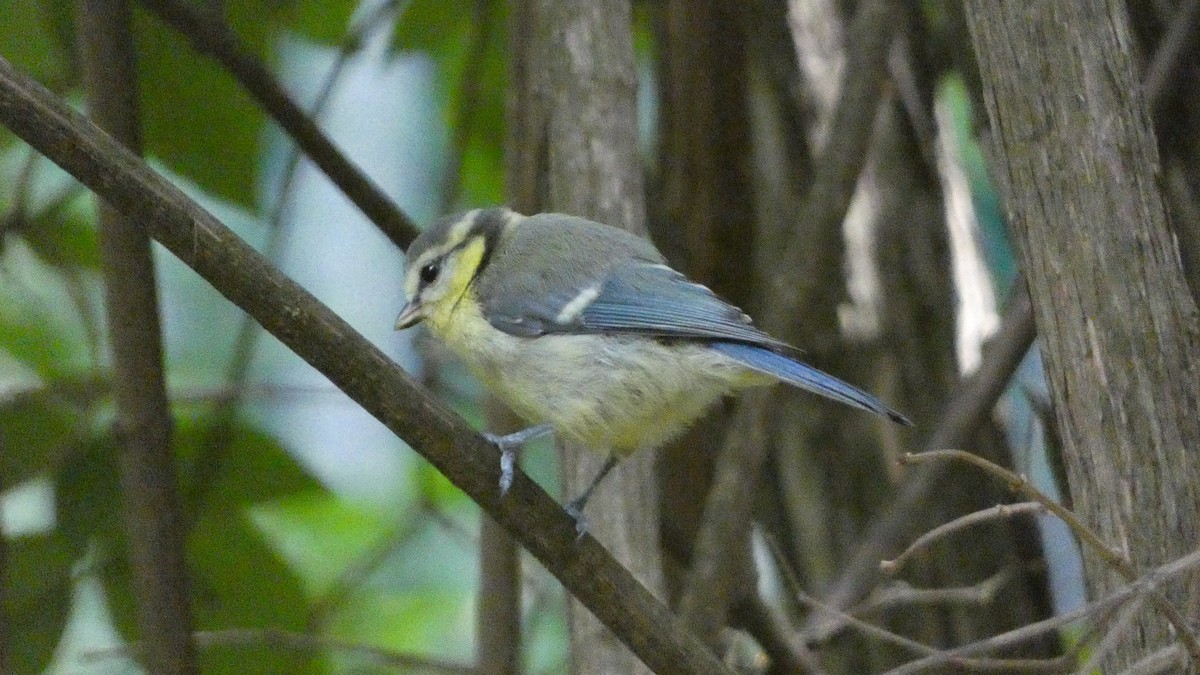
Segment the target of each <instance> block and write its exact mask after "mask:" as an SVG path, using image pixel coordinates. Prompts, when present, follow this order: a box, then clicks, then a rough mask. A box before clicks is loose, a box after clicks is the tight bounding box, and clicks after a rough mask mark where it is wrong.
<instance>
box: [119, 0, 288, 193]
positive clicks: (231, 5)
mask: <svg viewBox="0 0 1200 675" xmlns="http://www.w3.org/2000/svg"><path fill="white" fill-rule="evenodd" d="M223 4H224V7H225V9H226V12H227V16H229V17H230V23H231V24H232V25H234V26H238V27H244V28H246V30H242V31H240V34H241V36H242V38H243V40H245V41H246V43H247V44H248V45H249V46H250V48H251V49H252V50H254V52H255V53H256V54H258V55H259V56H262V55H263V54H265V52H266V45H267V44H268V42H269V39H268V38H269V36H270V33H269V31H270V29H271V27H272V23H273V22H271V21H263V20H262V18H263V17H262V5H261V3H259V2H251V1H249V0H241V1H239V2H226V3H223ZM135 18H136V20H135V24H134V25H135V34H136V35H137V36H138V39H137V45H138V69H139V73H138V74H139V78H138V87H139V90H140V93H141V100H142V113H143V114H142V119H143V131H144V136H145V141H146V150H147V152H148V153H150V154H152V155H156V156H158V157H160V158H161V159H162V160H163V161H164V162H165V163H166V164H167V165H168V166H169V167H170V168H171V170H172V171H175V172H177V173H179V174H182V175H184V176H187V177H188V178H190V179H192V180H194V181H195V182H196V183H197V184H198V185H200V186H201V187H202V188H203V189H205V190H207V191H209V192H212V193H213V194H215V195H219V196H222V197H225V198H226V199H229V200H230V201H234V202H236V203H239V204H242V205H244V206H252V205H253V204H254V201H255V194H254V185H255V177H256V176H257V175H258V163H259V155H260V149H259V140H260V138H261V134H262V129H263V123H264V119H265V118H264V116H263V114H262V112H260V111H259V109H258V107H257V106H256V105H255V104H254V103H253V102H252V101H251V99H250V97H249V95H248V94H246V93H245V92H244V91H243V90H242V89H241V87H240V86H239V85H238V84H237V83H236V82H235V81H234V79H233V77H232V76H231V75H228V74H227V73H225V72H224V71H223V70H222V69H221V67H220V66H219V65H217V63H216V62H215V61H213V60H212V59H210V58H208V57H203V56H200V55H199V54H197V53H196V52H195V51H194V50H192V48H191V46H190V45H189V44H188V43H187V42H186V41H185V40H184V38H183V37H182V36H180V35H179V34H177V33H175V32H174V31H173V30H171V29H169V28H167V27H165V26H164V25H163V24H162V23H161V22H159V21H158V20H157V19H155V18H152V17H147V16H145V14H144V13H142V12H137V14H136V17H135Z"/></svg>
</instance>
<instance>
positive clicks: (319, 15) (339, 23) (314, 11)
mask: <svg viewBox="0 0 1200 675" xmlns="http://www.w3.org/2000/svg"><path fill="white" fill-rule="evenodd" d="M356 7H358V3H357V2H350V1H348V0H298V1H296V2H290V3H288V5H287V6H286V7H285V8H284V12H283V16H282V19H283V22H284V24H285V25H286V26H287V27H288V28H290V29H291V30H294V31H296V32H297V33H299V34H300V35H302V36H304V37H306V38H308V39H310V40H313V41H314V42H318V43H321V44H325V45H337V44H340V43H341V42H342V41H343V40H344V39H346V33H347V29H348V27H349V25H350V17H351V15H353V13H354V10H355V8H356Z"/></svg>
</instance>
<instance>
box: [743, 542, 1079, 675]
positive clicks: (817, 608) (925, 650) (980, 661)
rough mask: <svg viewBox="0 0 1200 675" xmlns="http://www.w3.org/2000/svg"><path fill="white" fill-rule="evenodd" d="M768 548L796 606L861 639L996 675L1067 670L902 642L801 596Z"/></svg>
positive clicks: (776, 552)
mask: <svg viewBox="0 0 1200 675" xmlns="http://www.w3.org/2000/svg"><path fill="white" fill-rule="evenodd" d="M765 539H766V540H767V543H768V545H769V546H770V548H771V555H772V556H774V558H775V561H776V565H777V566H779V568H780V569H781V570H782V571H783V575H784V579H785V580H786V581H787V584H788V588H789V590H791V591H792V594H793V595H794V596H795V598H796V599H797V600H798V601H799V602H800V604H802V605H804V606H806V607H808V608H809V609H810V610H812V611H813V613H814V614H828V615H831V616H833V617H835V618H836V619H837V620H838V622H839V623H841V624H842V625H847V626H850V627H852V628H854V629H856V630H857V631H859V632H860V633H862V634H863V635H866V636H868V637H874V638H876V639H878V640H880V641H883V642H887V643H889V644H893V645H896V646H898V647H902V648H904V649H907V650H909V651H912V652H914V653H917V654H921V655H924V656H925V658H926V659H930V660H937V662H939V663H951V664H953V665H955V666H957V667H959V668H967V669H971V670H978V671H997V672H1009V673H1015V672H1032V673H1046V672H1050V673H1056V672H1062V671H1064V670H1066V668H1068V667H1069V665H1065V664H1064V659H1063V658H1062V657H1060V658H1056V659H989V658H964V657H955V656H952V655H950V654H949V653H948V652H944V651H941V650H938V649H935V648H933V647H930V646H929V645H926V644H922V643H920V642H917V641H916V640H913V639H911V638H906V637H904V636H903V635H898V634H896V633H893V632H892V631H890V630H887V629H886V628H882V627H880V626H876V625H875V624H873V623H871V622H869V621H864V620H862V619H860V618H858V617H856V616H853V615H851V614H847V613H846V612H843V611H841V610H839V609H837V608H835V607H831V606H829V605H827V604H825V603H823V602H821V601H820V600H818V599H816V598H814V597H812V596H811V595H809V594H808V593H805V592H804V590H803V589H801V588H800V585H799V581H797V579H796V576H795V574H793V573H792V570H791V568H790V567H789V566H788V564H787V560H786V558H784V556H783V552H782V551H781V550H780V549H779V544H778V542H776V541H775V540H774V538H772V537H770V536H767V537H765Z"/></svg>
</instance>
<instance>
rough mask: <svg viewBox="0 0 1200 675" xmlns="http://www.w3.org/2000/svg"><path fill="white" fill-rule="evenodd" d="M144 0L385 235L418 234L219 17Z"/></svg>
mask: <svg viewBox="0 0 1200 675" xmlns="http://www.w3.org/2000/svg"><path fill="white" fill-rule="evenodd" d="M142 4H144V5H146V7H148V8H149V9H150V10H151V11H153V12H154V13H155V14H157V15H158V16H159V17H160V18H162V19H163V20H164V21H166V22H167V23H168V24H170V25H171V27H173V28H175V29H176V30H178V31H179V32H180V33H182V34H183V35H184V36H185V37H187V39H188V40H189V41H190V42H191V44H192V47H193V48H194V49H196V51H198V52H200V53H201V54H205V55H208V56H211V57H213V58H214V59H216V60H217V61H219V62H220V63H221V65H222V66H224V67H225V69H226V70H228V71H229V72H230V74H232V75H233V76H234V77H235V78H237V81H238V82H239V83H240V84H241V85H242V86H243V87H245V89H246V91H248V92H250V94H251V96H253V97H254V98H255V99H256V100H258V102H259V104H260V105H262V106H263V108H264V109H265V110H266V111H267V113H268V114H270V115H271V117H272V118H273V119H274V120H275V121H276V122H278V123H279V125H280V126H282V127H283V128H284V129H285V130H286V131H287V132H288V133H289V134H291V136H292V138H293V139H295V141H296V143H297V144H299V145H300V147H301V148H304V151H305V152H306V153H308V156H309V158H310V159H312V161H313V163H314V164H316V165H317V166H318V167H319V168H320V169H321V170H322V171H324V172H325V175H326V176H328V177H329V179H330V180H331V181H333V182H334V184H336V185H337V186H338V187H339V188H340V189H341V190H342V192H343V193H344V194H345V195H346V197H347V198H349V199H350V201H352V202H354V204H355V206H357V207H358V208H359V209H361V210H362V212H363V213H364V214H365V215H366V216H367V217H368V218H370V219H371V221H372V222H374V223H375V225H376V226H378V227H379V229H380V230H381V231H382V232H383V233H384V235H386V236H387V237H388V238H389V239H391V240H392V242H393V243H395V244H396V246H399V247H400V248H402V249H403V248H407V246H408V243H409V242H411V241H412V240H413V238H415V237H416V236H417V226H416V225H415V224H414V223H413V222H412V220H410V219H409V218H408V216H406V215H404V213H403V212H402V211H401V210H400V208H399V207H398V206H396V204H395V203H394V202H393V201H392V199H391V198H390V197H388V196H387V195H386V194H384V192H383V191H382V190H380V189H379V187H378V186H377V185H375V183H374V182H372V181H371V179H370V178H368V177H367V176H365V175H364V174H363V173H362V171H361V170H360V169H359V168H358V167H357V166H355V165H354V164H353V163H351V162H350V160H348V159H346V157H345V155H343V154H342V153H341V151H339V150H338V149H337V148H336V147H335V146H334V145H333V142H332V141H330V140H329V137H328V136H326V135H325V133H324V132H323V131H321V129H320V127H318V126H317V124H316V123H315V122H313V121H312V119H310V118H309V117H308V116H307V115H305V114H304V111H303V110H301V109H300V106H298V105H296V103H295V102H294V101H292V99H291V98H290V97H289V96H288V95H287V93H286V92H285V91H284V90H283V87H282V86H281V85H280V84H279V82H278V81H277V80H276V79H275V78H274V77H273V76H272V75H271V73H270V71H268V70H267V68H266V66H265V65H263V63H262V62H261V61H259V60H258V58H257V57H255V56H254V55H253V54H252V53H251V52H250V51H249V50H248V49H246V48H245V47H244V46H243V45H242V44H241V41H240V40H239V39H238V36H237V34H235V33H234V32H233V31H232V30H231V29H230V28H229V27H228V26H227V25H225V24H224V23H223V22H222V21H221V20H220V19H219V18H218V17H216V16H212V15H210V14H208V13H206V12H205V11H204V10H202V9H199V8H197V7H193V6H191V5H189V4H187V3H184V2H180V1H179V0H142Z"/></svg>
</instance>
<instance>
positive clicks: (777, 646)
mask: <svg viewBox="0 0 1200 675" xmlns="http://www.w3.org/2000/svg"><path fill="white" fill-rule="evenodd" d="M730 618H731V622H732V624H733V625H735V626H741V627H742V628H744V629H745V630H746V632H748V633H750V635H751V636H752V637H753V638H754V639H755V640H756V641H758V644H760V645H762V648H763V651H765V652H766V653H767V656H768V657H770V659H771V666H772V668H773V669H774V671H775V672H785V673H810V674H811V675H824V673H825V670H824V668H823V667H822V666H821V661H820V659H818V658H817V656H816V655H815V654H813V653H812V651H811V650H810V649H809V648H808V645H806V644H804V641H803V640H802V639H800V636H799V635H798V634H797V633H796V631H795V629H793V628H792V626H791V625H789V624H788V621H787V618H786V617H785V616H783V612H782V611H781V610H780V609H779V608H777V607H775V606H774V605H771V604H769V603H768V602H767V601H766V600H764V599H763V598H762V595H761V594H759V593H750V594H749V595H748V597H747V596H743V597H742V599H741V600H739V601H738V602H737V603H736V604H734V606H733V607H732V609H731V611H730Z"/></svg>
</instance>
